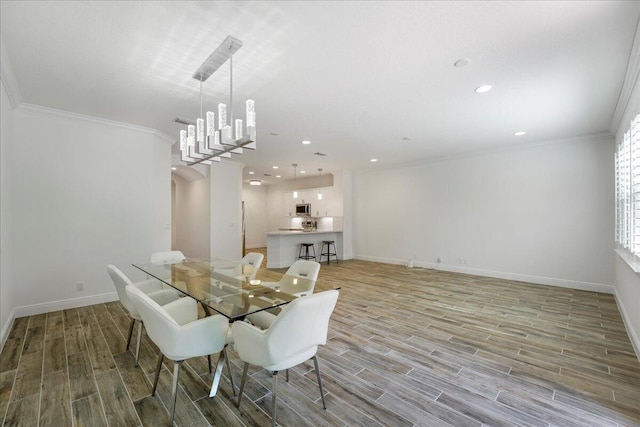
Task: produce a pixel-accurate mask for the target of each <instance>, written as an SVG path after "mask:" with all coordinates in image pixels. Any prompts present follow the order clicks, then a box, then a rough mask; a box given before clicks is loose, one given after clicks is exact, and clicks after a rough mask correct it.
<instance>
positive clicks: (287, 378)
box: [285, 369, 289, 382]
mask: <svg viewBox="0 0 640 427" xmlns="http://www.w3.org/2000/svg"><path fill="white" fill-rule="evenodd" d="M285 372H286V374H287V376H286V377H285V381H286V382H289V370H288V369H287V370H286V371H285Z"/></svg>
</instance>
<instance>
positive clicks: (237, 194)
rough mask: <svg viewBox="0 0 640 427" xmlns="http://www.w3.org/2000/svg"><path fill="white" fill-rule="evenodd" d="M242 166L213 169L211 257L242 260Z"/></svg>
mask: <svg viewBox="0 0 640 427" xmlns="http://www.w3.org/2000/svg"><path fill="white" fill-rule="evenodd" d="M242 167H243V166H242V164H240V163H236V162H232V161H225V160H222V161H221V162H214V163H213V164H212V165H211V166H210V168H211V169H210V174H209V177H210V180H211V181H210V191H211V192H210V203H211V205H210V206H211V237H210V238H211V240H210V242H211V252H210V253H211V256H212V257H219V258H225V259H240V258H242Z"/></svg>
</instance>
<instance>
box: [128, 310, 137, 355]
mask: <svg viewBox="0 0 640 427" xmlns="http://www.w3.org/2000/svg"><path fill="white" fill-rule="evenodd" d="M135 324H136V319H133V318H132V319H131V326H129V337H128V338H127V350H129V346H130V345H131V336H132V335H133V326H134V325H135Z"/></svg>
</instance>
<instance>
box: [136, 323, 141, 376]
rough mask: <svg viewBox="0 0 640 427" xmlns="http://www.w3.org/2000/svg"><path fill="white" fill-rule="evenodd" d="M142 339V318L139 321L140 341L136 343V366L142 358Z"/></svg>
mask: <svg viewBox="0 0 640 427" xmlns="http://www.w3.org/2000/svg"><path fill="white" fill-rule="evenodd" d="M141 341H142V320H141V321H140V323H138V342H137V344H136V368H137V367H138V360H139V359H140V342H141Z"/></svg>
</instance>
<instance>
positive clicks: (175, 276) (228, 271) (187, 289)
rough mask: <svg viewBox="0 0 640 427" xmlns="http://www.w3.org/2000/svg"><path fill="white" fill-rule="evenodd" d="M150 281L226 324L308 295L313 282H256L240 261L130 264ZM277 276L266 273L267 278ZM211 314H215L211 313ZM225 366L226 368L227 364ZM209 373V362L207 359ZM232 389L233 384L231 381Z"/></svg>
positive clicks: (286, 278)
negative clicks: (163, 286)
mask: <svg viewBox="0 0 640 427" xmlns="http://www.w3.org/2000/svg"><path fill="white" fill-rule="evenodd" d="M132 265H133V266H134V267H136V268H137V269H139V270H141V271H142V272H143V273H145V274H146V275H147V276H149V277H150V278H151V277H153V278H156V279H158V280H159V281H161V282H162V283H164V284H166V285H168V286H170V287H172V288H174V289H176V290H177V291H179V292H181V293H182V294H184V295H185V296H189V297H191V298H193V299H195V300H196V301H198V302H199V303H200V305H201V306H202V307H203V309H204V311H205V314H206V315H207V316H208V315H211V314H215V313H217V314H221V315H223V316H225V317H226V318H228V319H229V321H230V322H233V321H236V320H242V319H244V318H245V317H246V316H247V315H249V314H253V313H257V312H260V311H263V310H269V309H276V308H277V307H280V306H284V305H286V304H288V303H290V302H291V301H293V300H294V299H296V298H298V297H300V296H304V295H306V294H307V293H312V292H313V289H314V287H315V281H313V280H310V279H306V278H304V277H297V276H291V275H287V274H284V275H282V276H281V278H280V280H278V281H268V282H267V281H262V280H260V279H256V278H255V277H256V273H258V271H257V270H256V268H255V267H253V266H251V265H247V264H242V263H241V262H240V261H229V260H223V259H213V260H209V261H197V260H187V261H182V262H179V263H176V264H152V263H137V264H132ZM274 274H275V276H276V277H277V276H279V275H278V274H277V273H273V272H271V271H269V276H270V277H269V278H271V279H272V278H273V277H274ZM212 311H214V312H215V313H212ZM226 362H227V366H229V365H228V362H229V361H226ZM222 363H223V357H220V358H219V359H218V363H217V364H216V369H215V373H214V377H213V382H212V384H211V391H210V393H209V397H214V396H215V395H216V393H217V390H218V385H219V383H220V378H221V376H222ZM209 364H210V365H209V369H211V359H209ZM232 386H233V380H232Z"/></svg>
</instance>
